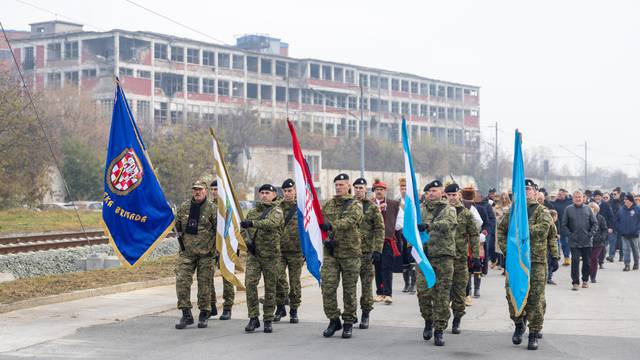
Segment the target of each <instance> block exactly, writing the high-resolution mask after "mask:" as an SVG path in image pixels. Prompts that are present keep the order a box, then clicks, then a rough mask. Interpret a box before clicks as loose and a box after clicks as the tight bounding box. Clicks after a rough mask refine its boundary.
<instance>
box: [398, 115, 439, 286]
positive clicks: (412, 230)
mask: <svg viewBox="0 0 640 360" xmlns="http://www.w3.org/2000/svg"><path fill="white" fill-rule="evenodd" d="M402 148H403V150H404V172H405V177H406V179H407V193H406V195H405V199H404V226H403V228H402V235H404V238H405V239H406V240H407V241H408V242H409V243H410V244H411V255H412V256H413V258H414V259H415V260H416V264H417V265H418V267H419V268H420V270H421V271H422V274H424V278H425V280H426V281H427V286H428V287H429V288H431V287H433V285H435V283H436V273H435V272H434V271H433V267H431V264H430V263H429V260H428V259H427V255H426V254H425V253H424V249H423V248H422V244H424V243H426V242H427V241H429V234H427V233H426V232H419V231H418V222H422V216H421V214H420V201H419V198H418V187H417V186H416V174H415V172H414V171H413V159H412V158H411V149H410V148H409V138H408V136H407V121H406V120H405V119H404V117H403V118H402Z"/></svg>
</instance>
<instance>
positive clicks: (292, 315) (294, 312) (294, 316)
mask: <svg viewBox="0 0 640 360" xmlns="http://www.w3.org/2000/svg"><path fill="white" fill-rule="evenodd" d="M298 321H299V320H298V309H290V310H289V322H290V323H291V324H297V323H298Z"/></svg>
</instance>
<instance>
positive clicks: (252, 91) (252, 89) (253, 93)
mask: <svg viewBox="0 0 640 360" xmlns="http://www.w3.org/2000/svg"><path fill="white" fill-rule="evenodd" d="M247 60H249V57H247ZM247 98H249V99H257V98H258V84H253V83H247Z"/></svg>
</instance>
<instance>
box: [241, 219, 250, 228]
mask: <svg viewBox="0 0 640 360" xmlns="http://www.w3.org/2000/svg"><path fill="white" fill-rule="evenodd" d="M240 227H241V228H243V229H248V228H250V227H253V221H251V220H242V221H240Z"/></svg>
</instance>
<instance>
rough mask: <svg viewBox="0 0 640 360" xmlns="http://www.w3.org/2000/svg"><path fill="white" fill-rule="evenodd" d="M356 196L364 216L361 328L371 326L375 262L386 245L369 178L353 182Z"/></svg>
mask: <svg viewBox="0 0 640 360" xmlns="http://www.w3.org/2000/svg"><path fill="white" fill-rule="evenodd" d="M353 189H354V193H355V198H356V200H357V201H360V203H361V204H362V210H363V213H364V217H363V219H362V223H360V242H361V249H362V257H361V258H360V283H361V288H362V295H361V296H360V307H361V308H362V318H361V319H360V325H359V326H360V329H368V328H369V313H370V312H371V310H373V287H372V284H373V277H374V275H375V274H374V269H373V263H374V262H378V261H380V257H381V253H382V247H383V245H384V219H383V218H382V214H381V213H380V209H379V208H378V207H377V206H375V204H374V203H373V202H372V201H371V200H369V199H368V198H367V180H365V179H363V178H359V179H356V181H354V183H353Z"/></svg>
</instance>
